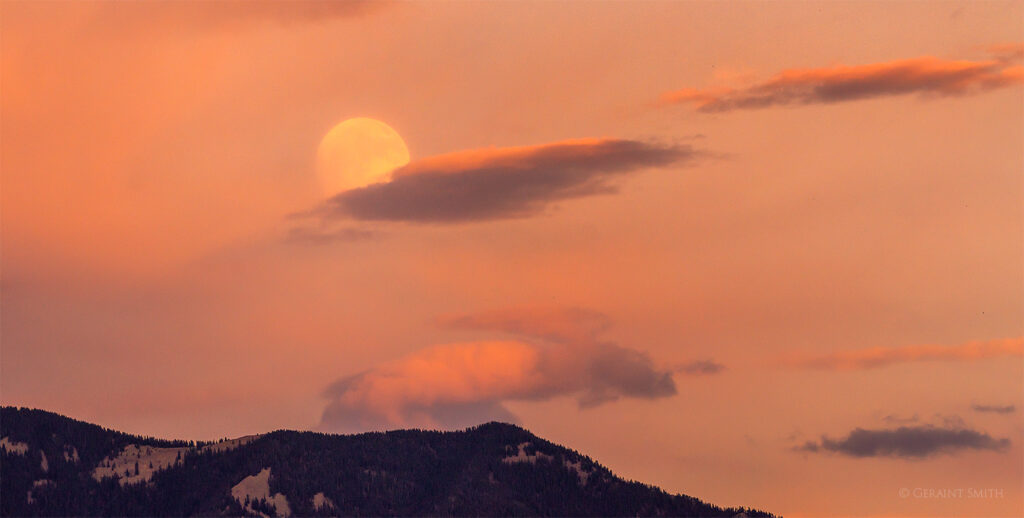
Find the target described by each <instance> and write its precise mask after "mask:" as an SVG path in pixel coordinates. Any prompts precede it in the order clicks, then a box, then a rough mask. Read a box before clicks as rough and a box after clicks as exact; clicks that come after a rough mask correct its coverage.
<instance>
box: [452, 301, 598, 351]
mask: <svg viewBox="0 0 1024 518" xmlns="http://www.w3.org/2000/svg"><path fill="white" fill-rule="evenodd" d="M437 321H438V323H439V324H440V325H441V326H443V327H447V328H449V329H462V330H473V331H499V332H502V333H507V334H510V335H513V336H518V337H520V338H536V339H541V340H546V341H550V342H557V343H589V342H594V341H596V340H597V337H598V335H600V334H601V333H604V332H605V331H607V330H608V329H609V328H611V325H612V321H611V319H610V318H608V315H605V314H604V313H601V312H599V311H594V310H591V309H586V308H577V307H553V308H540V307H518V308H503V309H496V310H491V311H482V312H479V313H470V314H464V315H446V316H442V317H439V318H438V319H437Z"/></svg>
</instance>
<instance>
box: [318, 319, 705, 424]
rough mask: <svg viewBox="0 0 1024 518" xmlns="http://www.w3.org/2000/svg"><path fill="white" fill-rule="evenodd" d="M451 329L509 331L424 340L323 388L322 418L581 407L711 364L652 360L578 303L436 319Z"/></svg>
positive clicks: (387, 420)
mask: <svg viewBox="0 0 1024 518" xmlns="http://www.w3.org/2000/svg"><path fill="white" fill-rule="evenodd" d="M437 323H438V324H439V325H441V326H442V327H444V328H447V329H451V330H456V331H473V332H488V333H494V332H497V333H501V334H503V335H511V336H512V337H513V338H514V339H502V340H487V341H477V342H468V343H456V344H449V345H440V346H434V347H430V348H427V349H424V350H421V351H418V352H415V353H413V354H410V355H408V356H406V357H404V358H400V359H397V360H395V361H393V362H389V363H386V364H383V365H379V366H377V367H374V368H373V369H371V370H369V371H366V372H363V373H360V374H356V375H355V376H350V377H347V378H343V379H341V380H339V381H337V382H335V383H334V384H332V385H331V386H330V387H329V388H328V389H327V390H326V392H325V395H326V396H327V397H328V399H329V400H330V402H329V404H328V406H327V408H326V409H325V411H324V414H323V419H322V423H321V424H322V427H323V428H325V429H328V430H341V431H359V430H374V429H376V430H379V429H391V428H400V427H422V428H461V427H465V426H469V425H472V424H478V423H480V422H483V421H487V420H503V421H514V420H515V416H513V415H512V414H511V413H510V412H509V411H508V410H506V409H505V407H504V406H503V403H505V402H508V401H532V400H544V399H549V398H554V397H559V396H573V397H575V398H576V400H577V403H578V404H579V406H580V407H581V408H588V407H594V406H597V405H601V404H604V403H607V402H610V401H614V400H617V399H620V398H637V399H658V398H664V397H669V396H672V395H674V394H676V391H677V389H676V384H675V381H674V380H673V376H674V375H676V374H689V375H696V374H714V373H717V372H719V371H721V370H722V368H723V367H722V366H721V365H719V364H717V363H715V362H712V361H698V362H692V363H689V364H685V365H683V366H682V367H677V368H669V367H658V366H656V365H655V363H654V362H653V361H652V360H651V358H650V356H648V355H647V354H646V353H644V352H642V351H638V350H635V349H630V348H627V347H622V346H620V345H618V344H615V343H612V342H607V341H601V340H599V335H600V334H601V333H604V332H605V331H606V330H607V329H608V328H609V327H610V326H611V319H609V318H608V316H607V315H604V314H602V313H599V312H597V311H593V310H589V309H584V308H571V307H570V308H565V307H554V308H537V307H520V308H507V309H499V310H494V311H486V312H481V313H472V314H464V315H449V316H445V317H441V318H438V319H437Z"/></svg>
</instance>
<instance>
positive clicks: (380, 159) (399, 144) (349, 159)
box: [316, 117, 409, 194]
mask: <svg viewBox="0 0 1024 518" xmlns="http://www.w3.org/2000/svg"><path fill="white" fill-rule="evenodd" d="M316 155H317V158H316V169H317V175H318V176H319V177H320V181H321V183H322V184H323V187H324V190H325V191H326V192H327V193H328V194H336V193H339V192H341V191H347V190H350V189H357V188H359V187H365V186H367V185H370V184H374V183H379V182H386V181H388V180H390V179H391V171H394V170H395V169H397V168H399V167H402V166H403V165H405V164H408V163H409V150H408V149H407V148H406V147H405V141H403V140H402V137H401V135H399V134H398V132H397V131H395V130H394V128H392V127H391V126H388V125H387V124H385V123H383V122H381V121H379V120H376V119H370V118H367V117H356V118H353V119H348V120H345V121H342V122H341V123H339V124H338V125H337V126H335V127H334V128H332V129H331V131H328V132H327V135H324V138H323V140H321V141H320V146H319V147H318V148H317V153H316Z"/></svg>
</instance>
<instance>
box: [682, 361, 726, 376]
mask: <svg viewBox="0 0 1024 518" xmlns="http://www.w3.org/2000/svg"><path fill="white" fill-rule="evenodd" d="M723 370H725V365H722V364H721V363H718V362H715V361H712V360H697V361H693V362H690V363H684V364H683V365H680V366H679V367H678V368H677V369H676V371H677V372H681V373H683V374H691V375H695V376H700V375H704V374H718V373H719V372H722V371H723Z"/></svg>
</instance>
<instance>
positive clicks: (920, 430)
mask: <svg viewBox="0 0 1024 518" xmlns="http://www.w3.org/2000/svg"><path fill="white" fill-rule="evenodd" d="M1009 446H1010V440H1009V439H997V438H993V437H992V436H991V435H989V434H987V433H984V432H979V431H977V430H971V429H969V428H936V427H932V426H901V427H899V428H895V429H885V430H865V429H863V428H856V429H854V430H853V431H852V432H850V433H849V435H847V436H846V437H844V438H842V439H830V438H828V437H822V438H821V440H820V441H808V442H807V443H805V444H803V445H802V446H799V447H798V448H796V450H797V451H803V452H811V453H817V452H831V453H838V454H841V455H846V456H848V457H858V458H864V457H899V458H907V459H921V458H925V457H929V456H932V455H935V454H939V453H955V452H958V451H963V450H991V451H1001V450H1005V449H1006V448H1008V447H1009Z"/></svg>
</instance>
